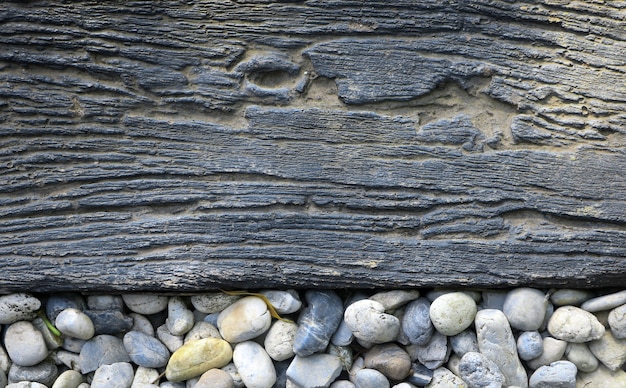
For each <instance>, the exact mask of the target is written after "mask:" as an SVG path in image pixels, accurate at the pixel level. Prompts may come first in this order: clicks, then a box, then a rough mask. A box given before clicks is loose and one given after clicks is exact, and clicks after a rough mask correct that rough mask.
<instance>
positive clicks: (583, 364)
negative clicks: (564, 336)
mask: <svg viewBox="0 0 626 388" xmlns="http://www.w3.org/2000/svg"><path fill="white" fill-rule="evenodd" d="M565 357H566V358H567V359H568V360H569V361H571V362H572V363H573V364H574V365H576V368H577V369H578V370H579V371H580V372H586V373H589V372H593V371H594V370H596V368H597V367H598V359H597V358H596V356H594V355H593V353H591V350H589V347H587V345H586V344H574V343H572V344H567V347H566V348H565Z"/></svg>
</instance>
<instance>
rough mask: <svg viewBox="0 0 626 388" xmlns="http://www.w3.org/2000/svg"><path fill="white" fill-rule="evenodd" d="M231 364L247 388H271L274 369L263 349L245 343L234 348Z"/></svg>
mask: <svg viewBox="0 0 626 388" xmlns="http://www.w3.org/2000/svg"><path fill="white" fill-rule="evenodd" d="M233 363H234V364H235V366H236V367H237V371H238V372H239V375H240V376H241V380H242V381H243V383H244V384H245V385H246V387H247V388H271V387H272V386H273V385H274V383H275V382H276V369H274V364H273V363H272V359H271V358H270V356H268V355H267V353H266V352H265V349H263V347H262V346H261V345H259V344H257V343H256V342H253V341H246V342H241V343H239V344H237V345H236V346H235V350H234V351H233Z"/></svg>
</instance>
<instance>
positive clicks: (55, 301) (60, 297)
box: [46, 292, 87, 322]
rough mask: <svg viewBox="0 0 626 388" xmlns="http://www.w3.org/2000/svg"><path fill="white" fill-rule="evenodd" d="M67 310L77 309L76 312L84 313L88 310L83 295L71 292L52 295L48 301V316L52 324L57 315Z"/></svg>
mask: <svg viewBox="0 0 626 388" xmlns="http://www.w3.org/2000/svg"><path fill="white" fill-rule="evenodd" d="M66 308H75V309H76V310H79V311H83V310H85V309H86V308H87V304H86V303H85V300H84V299H83V297H82V295H80V294H77V293H69V292H68V293H60V294H52V295H50V296H49V297H48V299H47V300H46V315H47V316H48V319H49V320H50V321H52V322H54V320H55V319H56V318H57V315H59V313H60V312H61V311H63V310H65V309H66Z"/></svg>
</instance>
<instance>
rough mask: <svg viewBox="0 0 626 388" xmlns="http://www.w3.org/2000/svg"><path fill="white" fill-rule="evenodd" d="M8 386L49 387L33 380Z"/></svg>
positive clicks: (22, 387)
mask: <svg viewBox="0 0 626 388" xmlns="http://www.w3.org/2000/svg"><path fill="white" fill-rule="evenodd" d="M6 388H47V387H46V386H45V385H43V384H41V383H35V382H32V381H20V382H19V383H11V384H9V385H7V386H6ZM81 388H82V387H81Z"/></svg>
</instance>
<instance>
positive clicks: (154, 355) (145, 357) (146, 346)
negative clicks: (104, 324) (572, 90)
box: [123, 331, 170, 368]
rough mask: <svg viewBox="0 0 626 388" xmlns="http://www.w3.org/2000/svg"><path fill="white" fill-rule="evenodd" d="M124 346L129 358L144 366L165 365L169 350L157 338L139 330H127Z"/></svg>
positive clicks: (158, 366) (156, 366)
mask: <svg viewBox="0 0 626 388" xmlns="http://www.w3.org/2000/svg"><path fill="white" fill-rule="evenodd" d="M123 342H124V348H125V349H126V352H128V356H129V357H130V359H131V360H132V361H133V362H134V363H135V364H137V365H139V366H143V367H146V368H161V367H163V366H165V365H167V361H168V360H169V358H170V352H169V351H168V350H167V347H165V345H163V343H162V342H161V341H159V340H158V339H156V338H154V337H151V336H149V335H147V334H144V333H142V332H140V331H129V332H128V333H126V334H125V335H124V339H123Z"/></svg>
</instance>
